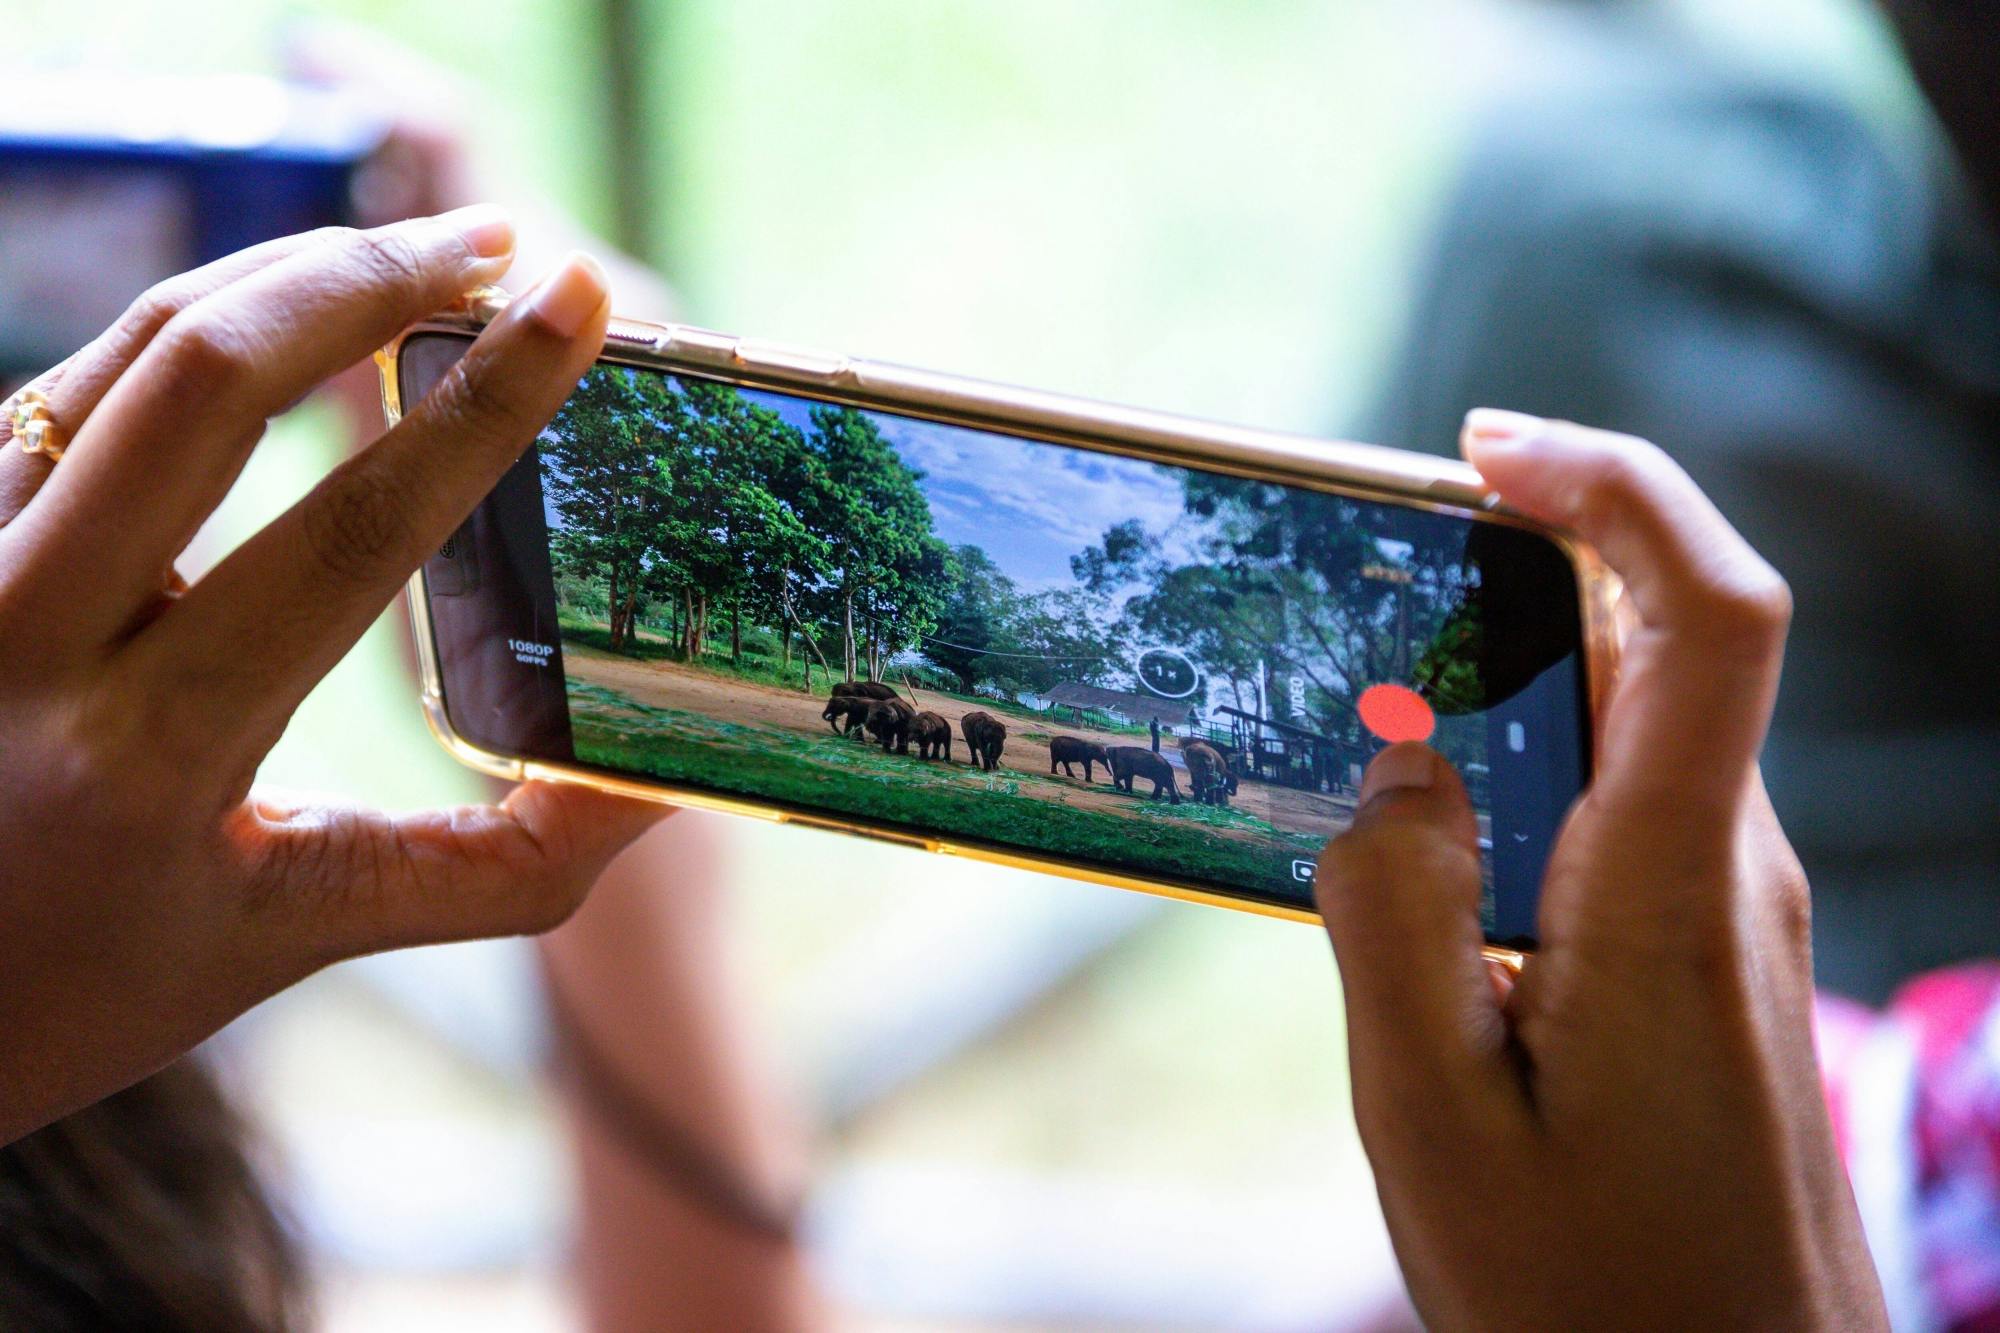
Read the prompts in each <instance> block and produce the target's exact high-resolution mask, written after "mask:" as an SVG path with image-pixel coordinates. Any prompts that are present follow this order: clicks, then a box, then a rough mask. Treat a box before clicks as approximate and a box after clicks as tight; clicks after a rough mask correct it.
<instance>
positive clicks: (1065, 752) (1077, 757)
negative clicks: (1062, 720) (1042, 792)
mask: <svg viewBox="0 0 2000 1333" xmlns="http://www.w3.org/2000/svg"><path fill="white" fill-rule="evenodd" d="M1071 764H1082V765H1083V780H1084V781H1085V782H1095V781H1097V779H1096V778H1093V777H1092V776H1091V775H1090V767H1091V765H1092V764H1102V765H1104V766H1105V767H1106V768H1110V767H1111V755H1110V753H1109V752H1108V751H1106V750H1105V748H1104V747H1103V746H1102V745H1099V744H1098V743H1097V742H1096V741H1087V740H1084V739H1083V738H1082V737H1080V736H1051V737H1050V738H1049V776H1050V777H1054V776H1055V771H1056V767H1057V765H1061V767H1062V771H1063V776H1065V777H1071V778H1073V777H1075V776H1076V770H1075V769H1073V768H1071V767H1070V765H1071Z"/></svg>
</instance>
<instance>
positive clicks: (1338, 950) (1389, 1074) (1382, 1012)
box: [1313, 742, 1506, 1128]
mask: <svg viewBox="0 0 2000 1333" xmlns="http://www.w3.org/2000/svg"><path fill="white" fill-rule="evenodd" d="M1313 883H1314V893H1315V894H1316V895H1317V897H1318V899H1319V908H1320V913H1321V915H1322V916H1323V917H1324V918H1325V920H1326V929H1327V934H1328V935H1330V936H1331V937H1332V939H1333V951H1334V956H1335V958H1336V960H1337V961H1338V963H1339V966H1340V981H1341V987H1342V990H1343V991H1344V992H1345V994H1346V999H1347V1041H1348V1059H1349V1062H1350V1064H1351V1065H1352V1067H1353V1073H1354V1096H1355V1110H1356V1114H1357V1115H1359V1116H1361V1117H1363V1123H1364V1128H1365V1127H1366V1124H1367V1120H1368V1117H1369V1116H1370V1114H1371V1110H1372V1111H1374V1112H1377V1113H1385V1112H1386V1113H1389V1114H1390V1115H1391V1116H1392V1118H1393V1119H1394V1120H1395V1121H1396V1122H1397V1123H1406V1122H1407V1121H1408V1119H1409V1117H1408V1115H1407V1114H1406V1113H1407V1112H1409V1111H1410V1110H1412V1109H1417V1110H1424V1109H1427V1108H1432V1107H1437V1106H1440V1105H1449V1104H1451V1102H1452V1101H1453V1096H1452V1094H1454V1093H1455V1092H1465V1093H1476V1092H1477V1091H1478V1090H1479V1089H1480V1087H1481V1085H1491V1086H1494V1087H1497V1086H1499V1085H1498V1082H1497V1080H1498V1076H1499V1075H1500V1073H1501V1071H1502V1070H1503V1068H1504V1066H1503V1062H1502V1061H1501V1060H1499V1059H1498V1056H1499V1054H1500V1052H1501V1051H1502V1050H1503V1049H1504V1047H1505V1045H1506V1026H1505V1022H1504V1020H1503V1018H1502V1016H1501V1011H1500V1005H1499V1000H1498V999H1497V997H1496V995H1495V992H1494V986H1493V983H1492V981H1491V979H1490V977H1489V975H1488V972H1487V967H1486V963H1485V961H1484V959H1483V958H1482V957H1481V955H1480V948H1481V946H1482V944H1483V943H1484V936H1483V935H1482V933H1481V930H1480V925H1479V897H1480V890H1481V879H1480V871H1479V825H1478V821H1477V819H1476V818H1475V817H1474V815H1473V812H1472V803H1471V801H1470V800H1469V799H1468V798H1467V796H1466V793H1465V784H1464V783H1463V782H1461V781H1460V780H1459V777H1458V774H1457V773H1456V772H1455V771H1454V770H1453V769H1452V767H1451V765H1450V764H1449V763H1447V762H1446V761H1445V760H1444V758H1443V757H1442V756H1440V755H1439V754H1437V752H1436V751H1434V750H1432V749H1430V748H1429V747H1428V746H1424V745H1419V744H1417V743H1415V742H1405V743H1403V744H1399V745H1392V746H1390V747H1389V748H1388V749H1386V750H1384V751H1383V752H1382V753H1381V754H1379V755H1377V756H1376V757H1375V760H1374V762H1373V763H1371V764H1370V765H1369V766H1368V772H1367V775H1366V776H1365V777H1364V778H1363V779H1362V784H1361V804H1360V808H1359V810H1358V811H1357V812H1356V815H1355V819H1354V824H1353V827H1351V828H1350V829H1348V830H1347V832H1345V833H1343V834H1341V835H1340V836H1339V837H1337V838H1335V839H1334V840H1333V841H1332V842H1330V843H1328V844H1327V847H1326V850H1325V851H1324V852H1323V853H1321V855H1320V859H1319V869H1318V872H1317V874H1316V875H1315V877H1314V881H1313ZM1377 1119H1378V1123H1380V1117H1379V1114H1378V1117H1377Z"/></svg>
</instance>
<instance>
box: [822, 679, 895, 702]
mask: <svg viewBox="0 0 2000 1333" xmlns="http://www.w3.org/2000/svg"><path fill="white" fill-rule="evenodd" d="M831 694H832V695H833V697H834V698H836V699H894V698H896V697H897V695H896V687H895V686H894V685H889V684H885V683H884V682H882V681H879V680H837V681H835V682H834V683H833V689H832V691H831Z"/></svg>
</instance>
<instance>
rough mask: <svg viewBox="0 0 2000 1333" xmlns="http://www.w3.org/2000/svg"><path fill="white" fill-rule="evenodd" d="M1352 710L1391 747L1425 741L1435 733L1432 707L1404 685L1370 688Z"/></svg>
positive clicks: (1435, 724) (1435, 726)
mask: <svg viewBox="0 0 2000 1333" xmlns="http://www.w3.org/2000/svg"><path fill="white" fill-rule="evenodd" d="M1354 707H1355V710H1356V711H1357V712H1359V713H1360V714H1361V725H1362V726H1364V727H1367V728H1368V730H1370V731H1372V732H1374V733H1375V734H1376V735H1377V736H1380V737H1381V738H1382V739H1383V740H1385V741H1388V742H1390V743H1391V744H1394V743H1395V742H1397V741H1427V740H1429V739H1430V738H1431V733H1432V732H1433V731H1436V730H1437V715H1436V714H1435V713H1433V712H1431V706H1430V705H1429V704H1427V703H1425V702H1424V699H1423V696H1422V695H1420V694H1418V693H1417V692H1416V691H1415V690H1413V689H1410V688H1409V687H1408V686H1405V685H1370V686H1369V687H1368V688H1367V689H1365V690H1363V691H1361V698H1360V700H1359V701H1358V702H1357V703H1356V704H1355V706H1354Z"/></svg>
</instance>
